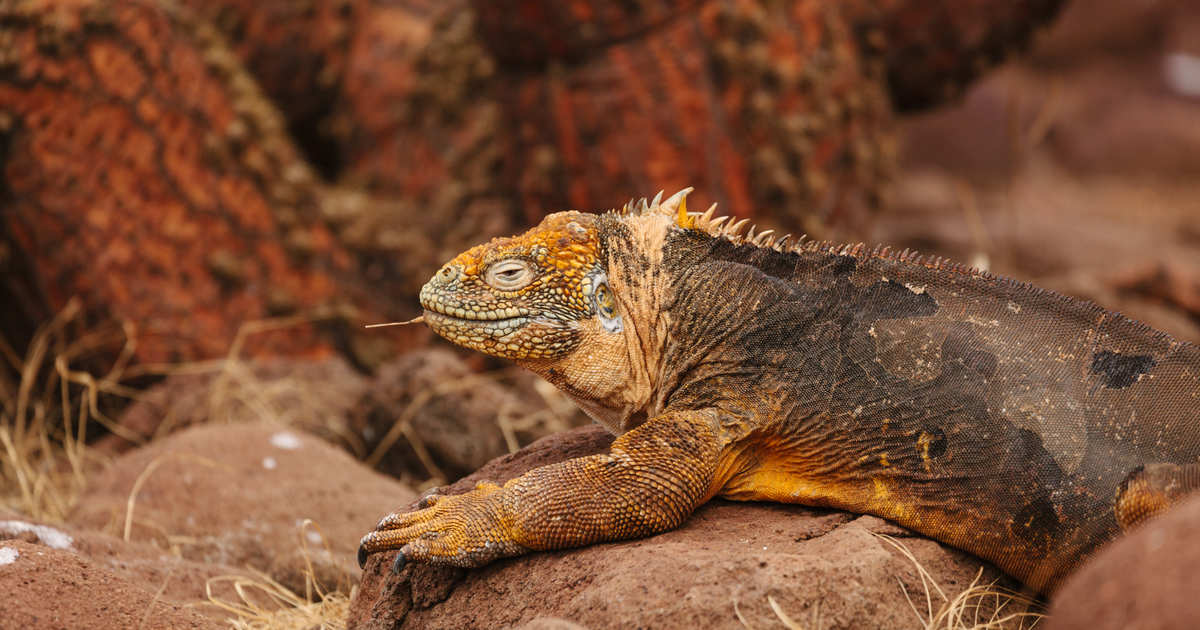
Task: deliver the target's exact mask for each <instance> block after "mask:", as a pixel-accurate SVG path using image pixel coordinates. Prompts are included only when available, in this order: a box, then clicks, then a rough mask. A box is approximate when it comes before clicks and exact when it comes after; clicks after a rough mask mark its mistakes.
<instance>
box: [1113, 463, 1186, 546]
mask: <svg viewBox="0 0 1200 630" xmlns="http://www.w3.org/2000/svg"><path fill="white" fill-rule="evenodd" d="M1197 490H1200V464H1147V465H1145V466H1138V467H1137V468H1135V469H1134V470H1133V472H1131V473H1129V476H1127V477H1125V481H1123V482H1121V485H1120V486H1118V487H1117V496H1116V499H1115V501H1114V502H1113V510H1114V511H1115V512H1116V513H1117V523H1119V524H1120V525H1121V529H1122V530H1124V531H1129V530H1130V529H1131V528H1133V527H1136V526H1137V525H1140V524H1141V523H1143V522H1145V521H1147V520H1150V519H1152V518H1154V517H1157V516H1159V515H1160V514H1162V513H1163V512H1166V511H1167V510H1169V509H1171V508H1173V507H1175V506H1176V505H1178V504H1179V503H1181V502H1182V501H1183V500H1184V499H1185V498H1187V496H1188V495H1190V494H1192V493H1194V492H1196V491H1197Z"/></svg>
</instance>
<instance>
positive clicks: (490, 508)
mask: <svg viewBox="0 0 1200 630" xmlns="http://www.w3.org/2000/svg"><path fill="white" fill-rule="evenodd" d="M391 549H399V550H400V553H399V554H398V555H397V556H396V560H395V563H394V564H393V565H392V570H393V571H394V572H397V573H398V572H400V571H401V570H403V569H404V567H405V566H407V564H408V563H409V562H411V561H417V562H427V563H430V564H448V565H453V566H459V567H478V566H483V565H485V564H487V563H489V562H491V561H492V560H495V559H497V558H504V557H508V556H515V555H520V554H523V553H527V552H528V551H529V548H527V547H525V546H524V545H521V544H519V543H518V542H517V541H516V540H515V537H514V535H513V519H512V518H511V515H509V514H508V510H507V508H506V507H505V505H504V488H501V487H500V486H498V485H496V484H494V483H491V482H486V481H485V482H481V483H480V484H479V485H477V486H476V487H475V489H474V490H472V491H471V492H468V493H466V494H460V495H456V496H442V495H430V496H426V497H423V498H422V499H421V501H420V503H418V504H417V510H416V511H413V512H405V513H399V514H391V515H389V516H387V517H385V518H384V519H383V520H381V521H379V524H378V525H376V526H375V531H373V532H371V533H370V534H367V535H366V536H364V537H363V539H362V543H360V545H359V547H358V563H359V566H362V565H364V564H365V563H366V561H367V557H368V556H370V554H372V553H377V552H380V551H388V550H391Z"/></svg>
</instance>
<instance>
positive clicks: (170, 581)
mask: <svg viewBox="0 0 1200 630" xmlns="http://www.w3.org/2000/svg"><path fill="white" fill-rule="evenodd" d="M4 540H14V541H20V542H24V543H29V544H36V545H39V546H42V547H46V548H48V549H53V550H57V551H63V552H67V553H72V554H75V555H76V556H79V558H81V559H84V560H87V561H90V562H91V563H94V564H95V565H97V566H99V567H102V568H103V569H105V570H108V571H112V572H113V573H115V574H116V575H117V576H118V577H120V578H121V579H123V580H125V581H126V582H128V583H129V584H131V585H133V586H136V587H138V588H140V589H142V590H143V591H146V592H147V593H149V594H157V595H158V598H159V599H160V600H161V601H163V602H167V603H169V604H176V605H179V606H188V607H190V608H192V609H194V610H196V611H197V612H199V613H201V614H203V615H205V616H206V617H209V618H210V619H213V620H216V621H222V622H224V621H228V620H229V619H230V618H231V617H232V616H233V614H232V613H230V612H229V611H227V610H225V609H223V608H221V607H219V606H217V605H215V604H213V603H212V602H211V601H210V600H209V592H210V588H211V593H212V594H213V595H214V596H216V597H218V598H221V599H223V600H225V601H229V602H239V603H240V602H241V601H242V600H241V598H240V597H239V595H238V593H237V592H236V590H235V589H234V586H233V583H232V582H231V581H228V580H225V579H221V580H217V581H216V582H214V583H212V584H211V586H210V584H209V581H210V580H213V579H214V578H239V579H243V580H253V579H254V576H253V574H251V573H250V572H248V571H246V570H245V569H241V568H236V567H231V566H226V565H220V564H205V563H200V562H194V561H191V560H185V559H183V558H181V557H179V556H175V555H172V554H171V552H170V550H168V549H164V548H162V547H158V546H155V545H152V544H148V543H141V542H125V541H124V540H122V539H120V538H117V537H115V536H110V535H108V534H104V533H101V532H94V531H88V530H79V529H73V528H70V527H66V526H63V525H51V524H47V523H38V522H34V521H30V520H25V519H10V520H0V541H4ZM72 566H75V565H72ZM248 592H249V595H250V596H251V597H253V599H254V603H255V604H256V605H258V606H261V607H264V608H265V609H267V610H271V609H274V608H276V607H278V603H277V602H273V601H271V600H270V599H268V598H266V597H257V596H256V595H258V593H257V592H256V591H255V590H254V589H249V591H248Z"/></svg>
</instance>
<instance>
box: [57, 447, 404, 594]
mask: <svg viewBox="0 0 1200 630" xmlns="http://www.w3.org/2000/svg"><path fill="white" fill-rule="evenodd" d="M154 462H159V463H160V464H161V466H160V467H159V468H156V469H155V470H154V471H152V472H151V473H150V474H149V476H148V477H147V478H146V480H145V483H144V485H142V486H141V488H140V490H139V491H138V493H137V497H136V499H137V501H136V505H135V512H134V519H133V523H134V524H133V527H132V531H131V533H132V539H133V540H135V541H144V542H150V541H154V542H155V543H157V544H159V545H162V546H163V547H164V548H165V547H167V546H174V547H176V548H177V549H178V550H179V552H180V553H181V554H182V556H183V557H184V558H185V559H188V560H194V561H196V562H204V563H211V564H221V565H229V566H235V567H242V566H250V567H253V568H255V569H258V570H260V571H263V572H266V573H268V574H269V575H271V576H272V577H274V578H275V579H276V580H279V581H280V582H282V583H284V584H285V585H286V586H288V587H289V588H291V589H292V590H293V591H294V592H298V593H303V592H304V588H305V586H304V579H303V576H302V575H301V571H302V569H303V567H304V563H303V555H302V552H301V551H300V548H301V545H302V542H304V541H307V545H308V550H309V553H310V554H311V557H312V561H313V565H314V570H315V571H316V572H317V578H318V579H319V580H320V581H321V582H322V583H323V584H325V586H326V587H327V588H333V587H335V586H336V585H337V584H338V583H339V582H341V583H342V584H343V585H345V583H346V578H347V577H348V578H349V579H350V580H352V581H356V580H357V576H358V572H359V570H358V565H357V562H356V560H355V557H356V554H357V550H358V541H359V539H360V538H361V537H362V536H363V535H364V534H366V533H367V532H369V531H371V530H372V529H373V528H374V526H375V523H376V522H377V521H378V520H379V518H380V517H381V516H382V515H384V514H386V513H387V512H388V511H390V510H392V509H395V508H396V507H398V506H400V505H404V504H406V503H409V502H411V501H412V500H413V499H414V498H415V496H416V495H415V493H413V491H412V490H410V489H409V488H407V487H406V486H404V485H402V484H400V483H398V482H396V481H394V480H392V479H390V478H388V477H385V476H383V475H380V474H379V473H376V472H374V471H371V470H367V469H366V468H365V467H364V466H363V465H362V464H361V463H359V462H358V461H356V460H355V459H354V458H353V457H351V456H350V455H348V454H347V453H346V452H345V451H342V450H340V449H338V448H336V447H333V446H331V445H329V444H328V443H326V442H323V441H321V440H319V439H317V438H315V437H312V436H310V435H308V434H305V433H303V432H300V431H297V430H296V429H291V428H288V427H284V426H273V425H263V424H254V425H208V426H203V427H199V428H195V429H189V430H187V431H184V432H181V433H179V434H176V435H173V436H171V437H169V438H167V439H164V440H160V441H156V442H153V443H151V444H150V445H149V446H146V447H143V448H141V449H138V450H136V451H133V452H131V453H129V454H128V455H125V456H124V457H122V458H121V459H119V460H118V461H117V462H115V463H114V464H113V466H112V467H111V468H109V469H108V470H106V471H105V472H104V473H102V474H100V475H98V476H97V477H96V478H95V479H93V480H92V482H91V484H90V486H89V488H88V490H87V491H86V492H85V493H84V494H83V496H82V497H80V500H79V503H78V505H76V507H75V509H74V511H73V512H72V513H71V515H70V517H69V521H70V522H71V524H72V525H73V526H75V527H77V528H80V529H91V530H99V531H105V530H108V531H112V532H113V533H115V534H117V535H120V533H121V532H123V531H124V528H125V512H126V504H127V501H128V499H129V495H130V492H131V490H132V489H133V487H134V484H135V482H136V481H137V479H138V478H139V476H141V475H142V474H143V473H145V472H146V471H147V470H148V467H149V466H151V465H152V463H154ZM305 519H312V520H313V521H314V522H315V523H316V524H317V526H319V527H320V529H321V532H322V533H323V534H324V537H325V538H324V540H325V543H322V540H321V538H320V536H318V535H317V533H316V531H315V530H314V529H313V528H312V527H311V526H309V527H307V528H302V527H301V525H302V523H303V522H304V521H305ZM324 544H328V546H329V551H328V552H327V551H326V550H325V548H324Z"/></svg>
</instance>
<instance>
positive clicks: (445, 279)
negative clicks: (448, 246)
mask: <svg viewBox="0 0 1200 630" xmlns="http://www.w3.org/2000/svg"><path fill="white" fill-rule="evenodd" d="M434 277H436V278H437V280H438V282H440V283H442V284H450V283H451V282H454V280H455V279H457V278H458V269H456V268H454V266H453V265H446V266H445V267H442V270H441V271H439V272H438V274H437V275H436V276H434Z"/></svg>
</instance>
